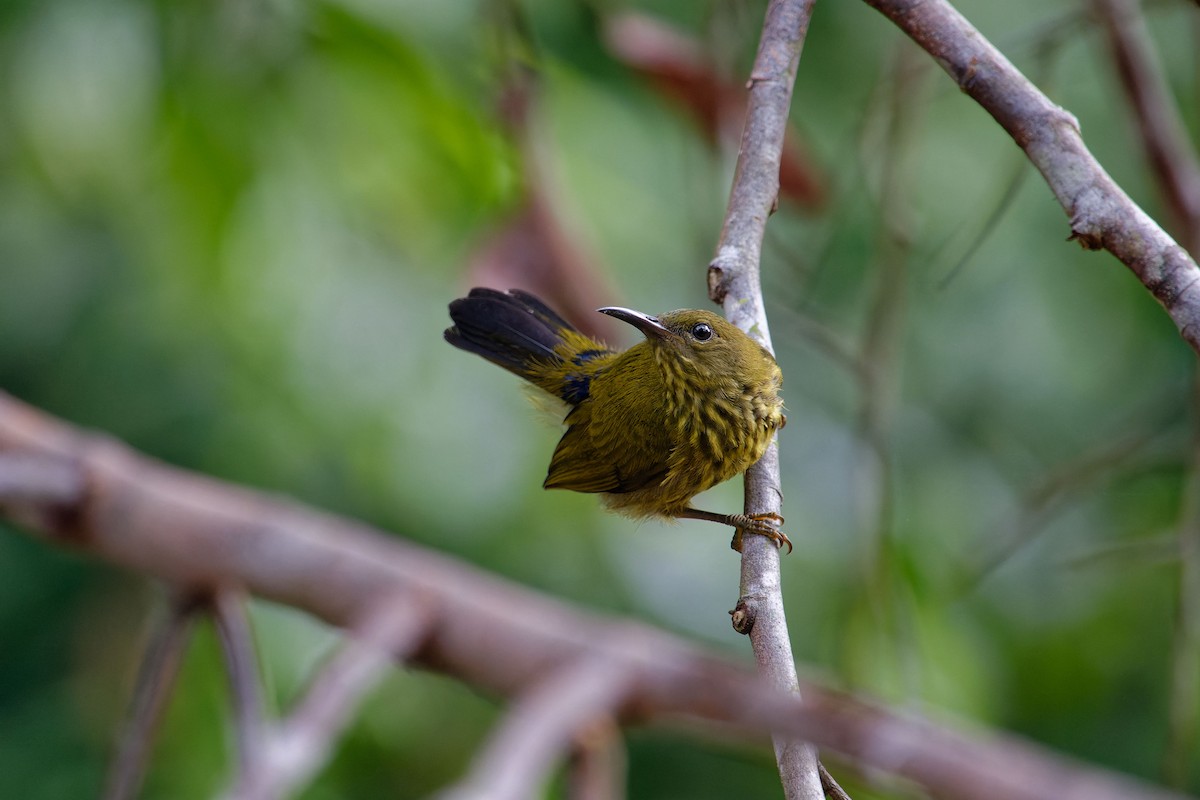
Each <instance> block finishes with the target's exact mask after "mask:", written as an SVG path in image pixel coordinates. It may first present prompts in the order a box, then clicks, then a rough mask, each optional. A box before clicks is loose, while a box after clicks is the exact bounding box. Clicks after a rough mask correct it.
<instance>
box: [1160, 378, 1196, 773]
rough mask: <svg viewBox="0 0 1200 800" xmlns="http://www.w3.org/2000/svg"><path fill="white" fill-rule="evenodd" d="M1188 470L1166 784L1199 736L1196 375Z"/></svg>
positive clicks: (1187, 764)
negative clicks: (1194, 427)
mask: <svg viewBox="0 0 1200 800" xmlns="http://www.w3.org/2000/svg"><path fill="white" fill-rule="evenodd" d="M1192 418H1193V422H1192V424H1193V425H1195V426H1197V430H1195V431H1194V432H1193V434H1192V463H1191V472H1190V475H1189V479H1188V482H1187V486H1186V489H1185V491H1184V498H1183V503H1182V509H1181V511H1180V519H1179V529H1178V534H1177V535H1178V550H1177V553H1178V557H1179V588H1178V590H1177V591H1178V595H1177V597H1176V601H1175V629H1174V632H1173V636H1172V642H1171V678H1170V682H1171V683H1170V694H1169V697H1170V704H1169V707H1168V708H1169V711H1168V726H1167V746H1166V747H1165V748H1164V752H1163V777H1164V778H1165V780H1166V781H1167V783H1168V785H1171V786H1178V787H1183V786H1185V785H1186V784H1187V781H1188V778H1189V777H1190V772H1191V768H1192V765H1193V763H1194V762H1195V758H1196V743H1197V739H1198V738H1200V684H1198V683H1197V679H1196V676H1197V675H1200V378H1198V380H1197V383H1196V385H1195V386H1194V387H1193V391H1192Z"/></svg>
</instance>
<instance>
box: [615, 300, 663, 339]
mask: <svg viewBox="0 0 1200 800" xmlns="http://www.w3.org/2000/svg"><path fill="white" fill-rule="evenodd" d="M596 310H597V311H599V312H600V313H601V314H608V315H609V316H610V317H616V318H617V319H619V320H621V321H622V322H628V323H629V324H630V325H632V326H633V327H635V328H637V329H638V330H639V331H641V332H642V333H643V334H645V335H646V338H647V339H673V338H674V337H675V333H674V332H673V331H671V330H670V329H669V328H665V327H663V324H662V323H661V322H659V321H658V318H657V317H652V316H650V315H649V314H643V313H642V312H640V311H634V310H633V309H631V308H621V307H620V306H606V307H605V308H598V309H596Z"/></svg>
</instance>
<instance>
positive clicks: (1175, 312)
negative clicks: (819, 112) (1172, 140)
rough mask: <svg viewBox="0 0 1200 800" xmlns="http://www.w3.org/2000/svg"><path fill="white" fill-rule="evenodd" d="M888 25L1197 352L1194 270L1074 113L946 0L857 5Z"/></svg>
mask: <svg viewBox="0 0 1200 800" xmlns="http://www.w3.org/2000/svg"><path fill="white" fill-rule="evenodd" d="M865 2H867V4H868V5H871V6H872V7H874V8H876V9H878V10H879V11H880V12H882V13H883V14H884V15H885V16H887V17H888V18H889V19H891V20H892V21H893V22H894V23H895V24H896V25H897V26H899V27H900V29H901V30H903V31H904V32H905V33H906V34H908V36H909V37H911V38H912V39H913V41H915V42H916V43H917V44H918V45H920V46H921V47H922V48H924V49H925V50H926V51H927V52H928V53H929V54H930V55H931V56H933V57H934V59H936V60H937V62H938V64H939V65H940V66H941V67H942V68H943V69H944V70H946V72H947V73H948V74H949V75H950V76H951V77H952V78H953V79H954V80H955V81H956V82H957V83H958V85H959V86H960V87H961V88H962V90H963V91H964V92H966V93H967V94H968V95H970V96H971V97H972V98H974V99H975V101H976V102H978V103H979V104H980V105H981V106H983V108H985V109H986V110H987V111H988V112H989V113H990V114H991V115H992V117H993V118H994V119H995V120H996V122H998V123H999V124H1000V126H1001V127H1003V128H1004V130H1005V131H1007V132H1008V133H1009V135H1010V136H1012V138H1013V139H1014V141H1016V143H1017V144H1018V145H1020V146H1021V148H1022V149H1024V150H1025V153H1026V155H1027V156H1028V157H1029V160H1030V161H1031V162H1033V164H1034V166H1036V167H1037V169H1038V171H1039V172H1041V174H1042V177H1043V178H1044V179H1045V181H1046V184H1047V185H1048V186H1049V187H1050V189H1051V191H1052V192H1054V195H1055V197H1056V198H1057V199H1058V202H1059V204H1060V205H1061V206H1062V207H1063V209H1064V210H1065V211H1066V212H1067V216H1068V217H1069V219H1070V222H1071V237H1070V238H1072V239H1074V240H1075V241H1078V242H1079V243H1080V244H1081V245H1083V246H1084V247H1085V248H1087V249H1089V250H1099V249H1105V250H1108V251H1109V252H1110V253H1112V254H1113V255H1114V256H1116V257H1117V258H1118V259H1119V260H1120V261H1121V262H1122V263H1123V264H1125V265H1126V266H1127V267H1129V269H1130V270H1131V271H1132V272H1133V273H1134V274H1135V275H1136V276H1137V277H1138V279H1139V280H1140V281H1141V282H1142V284H1143V285H1144V286H1145V287H1146V289H1147V290H1149V291H1150V293H1151V294H1153V295H1154V297H1155V298H1156V299H1157V300H1158V301H1159V303H1161V304H1162V306H1163V308H1165V309H1166V311H1167V313H1168V314H1169V315H1170V317H1171V319H1172V320H1173V321H1174V322H1175V325H1176V327H1177V328H1178V329H1179V332H1180V334H1181V335H1182V336H1183V338H1184V340H1185V341H1187V342H1188V344H1190V345H1191V346H1192V348H1193V349H1194V350H1196V351H1197V352H1200V268H1198V267H1197V266H1196V262H1195V261H1194V260H1193V259H1192V258H1191V257H1190V256H1189V255H1188V253H1187V251H1186V250H1184V249H1183V248H1182V247H1180V246H1179V245H1178V244H1176V243H1175V241H1174V240H1173V239H1171V237H1170V236H1168V235H1167V234H1166V232H1164V231H1163V229H1162V228H1161V227H1160V226H1159V225H1158V223H1156V222H1155V221H1154V220H1152V219H1151V218H1150V217H1149V216H1148V215H1147V214H1146V212H1145V211H1143V210H1142V209H1141V208H1139V207H1138V206H1137V204H1136V203H1134V202H1133V201H1132V200H1131V199H1130V198H1129V196H1128V195H1127V194H1126V193H1125V192H1124V191H1123V190H1122V189H1121V187H1119V186H1118V185H1117V184H1116V183H1115V182H1114V181H1113V179H1112V178H1111V177H1109V175H1108V173H1107V172H1105V171H1104V168H1103V167H1102V166H1100V164H1099V163H1098V162H1097V161H1096V159H1095V157H1094V156H1093V155H1092V154H1091V152H1089V151H1088V149H1087V146H1086V145H1085V144H1084V143H1083V138H1082V137H1081V136H1080V133H1079V123H1078V122H1077V121H1076V120H1075V118H1074V117H1073V116H1071V115H1070V114H1068V113H1067V112H1066V111H1064V110H1063V109H1061V108H1059V107H1058V106H1057V105H1055V104H1054V103H1052V102H1050V100H1049V99H1048V98H1047V97H1046V96H1045V95H1044V94H1042V92H1041V91H1039V90H1038V88H1037V87H1036V86H1034V85H1033V84H1032V83H1030V81H1029V80H1028V79H1027V78H1026V77H1025V76H1024V75H1022V74H1021V73H1020V72H1019V71H1018V70H1017V68H1016V67H1014V66H1013V65H1012V64H1011V63H1010V62H1009V61H1008V59H1006V58H1005V57H1004V56H1003V55H1002V54H1001V53H1000V51H999V50H997V49H996V48H995V47H994V46H992V44H991V43H990V42H988V40H987V39H986V38H984V36H983V35H982V34H981V33H980V32H979V31H978V30H976V29H975V28H974V27H973V26H972V25H971V23H969V22H968V21H967V20H966V18H964V17H963V16H962V15H961V14H959V13H958V11H956V10H955V9H954V7H953V6H952V5H950V3H949V2H947V0H865Z"/></svg>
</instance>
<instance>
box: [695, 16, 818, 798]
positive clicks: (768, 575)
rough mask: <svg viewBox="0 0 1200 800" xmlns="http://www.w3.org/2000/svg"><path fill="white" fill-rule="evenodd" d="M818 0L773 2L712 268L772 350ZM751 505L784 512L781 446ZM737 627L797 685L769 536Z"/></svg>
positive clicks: (778, 674)
mask: <svg viewBox="0 0 1200 800" xmlns="http://www.w3.org/2000/svg"><path fill="white" fill-rule="evenodd" d="M812 8H813V0H772V1H771V3H770V4H769V5H768V6H767V15H766V20H765V22H764V23H763V32H762V39H761V40H760V42H759V45H758V54H757V56H756V57H755V59H754V68H753V70H752V71H751V73H750V83H749V87H750V90H749V102H748V107H747V110H746V122H745V127H744V128H743V130H742V143H741V150H740V152H739V153H738V160H737V169H736V171H735V173H734V177H733V188H732V189H731V190H730V193H729V206H728V209H727V211H726V212H725V222H724V225H723V226H722V229H721V238H720V241H719V242H718V243H717V255H716V257H715V258H714V259H713V260H712V263H711V264H709V267H708V293H709V297H711V298H712V300H713V302H716V303H721V304H722V305H724V307H725V316H726V317H728V318H729V320H730V321H731V322H733V323H734V324H735V325H737V326H738V327H740V328H741V329H742V330H745V331H748V332H749V333H750V335H751V336H753V337H754V338H755V339H757V340H758V341H759V342H760V343H762V344H763V345H764V346H765V347H766V348H768V349H770V348H771V334H770V332H769V330H768V327H767V316H766V311H765V310H764V308H763V298H762V283H761V280H760V277H759V264H760V261H761V259H762V243H763V236H764V234H765V233H766V225H767V217H769V216H770V215H771V213H772V212H773V211H774V210H775V206H776V203H777V202H778V197H779V165H780V161H781V159H782V155H783V141H784V134H785V133H786V131H787V121H788V113H789V111H790V109H791V104H792V88H793V86H794V85H795V83H796V70H797V67H798V66H799V63H800V51H801V49H802V48H803V46H804V37H805V35H806V34H807V33H808V23H809V20H810V18H811V17H812ZM745 480H746V512H747V513H752V514H764V513H774V514H779V513H780V511H781V510H782V505H783V491H782V489H781V488H780V480H779V449H778V445H777V444H776V443H774V442H773V443H772V444H771V446H770V448H768V450H767V453H766V455H765V456H763V458H762V460H760V461H759V462H758V463H757V464H755V465H754V466H753V467H751V468H750V469H749V470H748V471H747V472H746V479H745ZM734 615H735V616H734V620H735V623H737V622H738V621H739V620H741V621H742V624H741V625H735V627H736V628H737V630H739V631H740V632H743V633H746V632H748V633H749V635H750V642H751V646H752V647H753V649H754V657H755V659H756V660H757V662H758V668H759V672H760V673H761V674H762V675H764V676H765V677H766V678H767V679H768V680H770V682H771V683H772V684H773V685H775V686H777V687H779V688H781V689H784V690H786V691H790V692H795V691H797V689H798V686H797V682H796V665H795V661H794V659H793V656H792V645H791V638H790V636H789V634H788V628H787V619H786V617H785V615H784V608H783V594H782V591H781V588H780V573H779V551H778V549H777V548H776V547H775V546H774V544H773V543H771V542H770V541H769V540H767V539H766V538H765V537H762V536H749V537H745V539H744V540H743V542H742V575H741V596H740V597H739V599H738V603H737V608H736V609H735V610H734ZM775 759H776V761H777V762H778V763H779V775H780V778H781V779H782V781H783V788H784V794H785V796H786V797H788V798H789V800H793V799H795V798H805V800H821V798H823V797H824V796H825V795H824V792H823V791H822V790H821V778H820V775H819V774H818V772H817V753H816V750H815V749H814V748H812V747H811V746H810V745H808V744H806V743H804V742H802V741H798V740H795V739H788V738H784V737H780V736H776V737H775Z"/></svg>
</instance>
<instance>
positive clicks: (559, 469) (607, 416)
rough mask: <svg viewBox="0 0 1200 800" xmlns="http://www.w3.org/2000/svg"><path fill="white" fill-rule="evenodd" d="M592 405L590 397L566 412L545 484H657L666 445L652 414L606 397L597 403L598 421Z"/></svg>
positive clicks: (599, 487)
mask: <svg viewBox="0 0 1200 800" xmlns="http://www.w3.org/2000/svg"><path fill="white" fill-rule="evenodd" d="M596 409H597V405H596V403H595V402H593V401H592V400H589V401H588V402H584V403H580V404H579V405H578V406H576V407H575V409H574V410H573V411H572V412H571V413H570V414H568V415H567V419H566V420H565V421H566V423H567V426H568V427H567V432H566V433H564V434H563V437H562V439H560V440H559V442H558V447H557V448H555V450H554V457H553V458H552V459H551V460H550V471H549V474H548V475H547V476H546V482H545V484H544V486H545V487H546V488H547V489H570V490H571V491H575V492H609V493H612V494H624V493H626V492H633V491H636V490H638V489H643V488H645V487H647V486H655V485H657V484H659V483H661V482H662V480H663V478H664V477H665V476H666V473H667V466H668V458H669V454H670V444H669V443H668V442H667V441H666V440H665V439H663V430H662V428H661V424H658V420H657V417H656V416H644V415H638V414H636V413H632V410H631V409H627V408H622V407H618V406H617V405H614V404H613V402H612V401H610V402H608V403H605V404H603V405H602V406H600V409H601V411H600V413H601V418H600V419H599V420H597V419H596V417H595V414H596ZM639 420H640V421H641V422H640V423H639V422H638V421H639ZM660 439H662V441H660Z"/></svg>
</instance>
